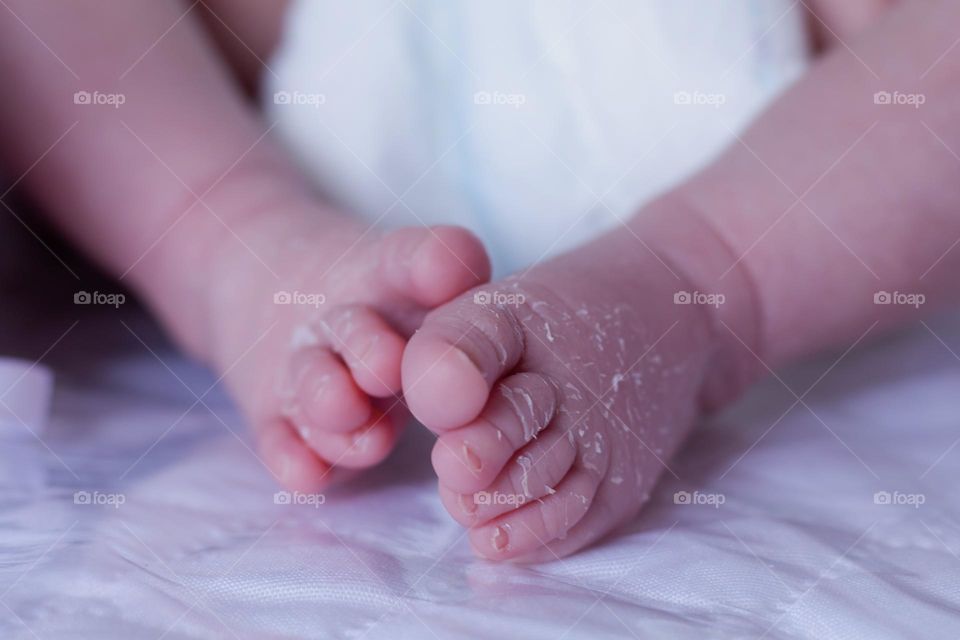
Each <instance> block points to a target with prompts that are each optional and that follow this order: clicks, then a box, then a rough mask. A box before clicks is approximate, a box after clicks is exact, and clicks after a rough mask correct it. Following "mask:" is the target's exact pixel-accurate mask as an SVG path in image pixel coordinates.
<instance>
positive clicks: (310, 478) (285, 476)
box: [257, 419, 331, 493]
mask: <svg viewBox="0 0 960 640" xmlns="http://www.w3.org/2000/svg"><path fill="white" fill-rule="evenodd" d="M257 440H258V445H259V450H260V456H261V460H262V461H263V463H264V464H265V465H266V467H267V469H268V470H269V471H270V473H271V474H273V476H274V477H276V479H277V482H278V483H280V484H281V485H282V486H284V487H286V488H287V489H289V490H290V491H301V492H303V493H312V492H315V491H317V490H319V489H321V488H323V487H324V486H326V485H327V484H328V483H329V482H330V480H331V477H330V465H329V464H327V463H326V462H325V461H324V460H322V459H321V458H320V457H318V456H317V454H316V453H314V452H313V451H311V450H310V448H309V447H307V446H306V445H305V444H304V442H303V440H301V439H300V437H299V436H298V435H297V433H296V432H295V431H294V430H293V428H292V427H291V426H290V425H289V424H287V422H286V421H285V420H282V419H278V420H273V421H270V422H269V423H267V424H265V425H263V426H262V427H261V428H259V429H258V430H257Z"/></svg>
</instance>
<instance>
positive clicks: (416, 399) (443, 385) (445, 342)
mask: <svg viewBox="0 0 960 640" xmlns="http://www.w3.org/2000/svg"><path fill="white" fill-rule="evenodd" d="M522 355H523V332H522V326H521V324H520V322H519V321H518V320H517V319H516V317H515V315H514V314H513V312H512V311H511V309H509V308H508V307H505V306H501V305H492V304H482V303H476V302H475V301H474V299H473V297H470V296H466V297H461V298H458V299H457V300H455V301H453V302H451V303H450V304H447V305H444V306H442V307H440V308H439V309H437V310H435V311H434V312H432V313H431V314H429V315H428V316H427V318H426V320H425V321H424V324H423V326H422V327H421V329H420V330H419V331H418V332H417V333H415V334H414V336H413V337H412V338H411V339H410V342H409V344H408V345H407V349H406V350H405V351H404V354H403V363H402V367H401V373H402V376H401V377H402V379H403V393H404V397H405V398H406V400H407V403H408V405H409V407H410V410H411V411H412V412H413V415H414V416H416V418H417V419H418V420H420V421H421V422H422V423H423V424H424V425H426V426H427V427H428V428H429V429H431V430H433V431H436V432H442V431H445V430H449V429H454V428H457V427H461V426H463V425H465V424H467V423H468V422H470V421H471V420H473V419H475V418H476V417H477V416H478V415H479V414H480V412H481V410H482V409H483V408H484V406H485V405H486V404H487V398H488V396H489V394H490V389H491V388H493V386H494V385H495V384H496V382H497V381H498V380H499V379H500V378H501V377H502V376H503V375H504V374H506V373H508V372H509V371H510V370H512V369H513V368H514V367H515V366H516V365H517V363H518V362H519V361H520V359H521V357H522Z"/></svg>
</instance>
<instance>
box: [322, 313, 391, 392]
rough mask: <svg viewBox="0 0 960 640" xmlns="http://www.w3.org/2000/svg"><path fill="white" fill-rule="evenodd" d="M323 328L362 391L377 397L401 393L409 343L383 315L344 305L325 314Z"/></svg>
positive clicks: (333, 348)
mask: <svg viewBox="0 0 960 640" xmlns="http://www.w3.org/2000/svg"><path fill="white" fill-rule="evenodd" d="M323 328H324V333H325V334H326V336H327V338H328V340H329V341H330V348H331V349H332V350H333V351H334V352H335V353H336V354H337V355H339V356H340V357H341V358H342V359H343V362H344V363H345V364H346V366H347V368H348V369H349V370H350V373H351V375H352V376H353V379H354V381H355V382H356V384H357V386H358V387H359V388H360V389H361V390H363V391H365V392H366V393H368V394H370V395H371V396H374V397H378V398H383V397H388V396H393V395H396V394H397V393H399V391H400V360H401V358H402V356H403V348H404V346H406V341H405V340H404V339H403V338H402V337H401V336H400V335H399V334H398V333H397V332H396V331H394V330H393V328H392V327H390V325H388V324H387V322H386V321H385V320H384V319H383V318H382V317H381V316H380V314H378V313H377V312H376V311H374V310H373V309H370V308H369V307H365V306H359V305H350V306H341V307H337V308H335V309H332V310H331V311H329V312H328V313H326V314H325V315H324V317H323Z"/></svg>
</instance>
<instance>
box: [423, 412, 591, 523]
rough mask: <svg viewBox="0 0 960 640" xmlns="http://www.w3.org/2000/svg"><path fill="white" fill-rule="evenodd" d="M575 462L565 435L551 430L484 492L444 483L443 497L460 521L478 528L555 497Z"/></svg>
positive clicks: (530, 445)
mask: <svg viewBox="0 0 960 640" xmlns="http://www.w3.org/2000/svg"><path fill="white" fill-rule="evenodd" d="M575 459H576V450H575V448H574V447H573V446H572V445H571V444H570V441H569V440H568V439H567V438H566V437H565V436H564V435H563V433H560V432H557V433H554V432H551V431H548V432H547V435H545V436H544V437H543V438H539V439H537V440H536V441H534V442H532V443H531V444H529V445H528V446H527V447H525V448H523V449H522V450H521V451H520V453H518V454H517V456H516V457H515V458H514V460H513V461H512V462H511V463H510V464H508V465H507V466H506V468H505V469H503V471H501V472H500V475H499V476H498V477H497V478H496V480H494V481H493V482H492V483H491V484H490V485H489V486H487V487H486V488H485V489H483V490H481V491H476V492H474V493H469V494H463V493H459V492H456V491H453V490H452V489H450V488H448V487H446V486H445V485H443V484H442V481H441V484H440V498H441V501H442V502H443V504H444V506H445V507H446V508H447V511H449V512H450V515H451V516H453V518H454V519H455V520H456V521H457V522H459V523H460V524H462V525H464V526H476V525H478V524H482V523H484V522H488V521H490V520H492V519H493V518H496V517H497V516H500V515H502V514H504V513H508V512H510V511H514V510H515V509H519V508H521V507H523V506H524V505H527V504H530V503H531V502H533V501H534V500H540V499H542V498H545V497H547V496H549V495H553V493H554V492H555V491H556V489H555V488H554V487H557V486H559V485H560V484H561V483H562V482H563V479H564V478H565V477H566V475H567V473H568V472H569V471H570V469H571V467H572V466H573V463H574V460H575Z"/></svg>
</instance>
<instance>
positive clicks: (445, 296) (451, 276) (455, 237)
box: [380, 225, 490, 308]
mask: <svg viewBox="0 0 960 640" xmlns="http://www.w3.org/2000/svg"><path fill="white" fill-rule="evenodd" d="M380 264H381V269H382V272H383V274H384V277H385V278H386V279H387V281H388V282H390V283H391V284H392V285H393V287H394V289H395V290H397V291H398V292H399V293H401V294H403V295H408V296H410V297H412V298H413V299H414V300H415V301H416V302H418V303H419V304H422V305H423V306H425V307H429V308H433V307H435V306H437V305H439V304H443V303H444V302H447V301H449V300H451V299H453V298H454V297H455V296H458V295H460V294H461V293H463V292H464V291H467V290H468V289H471V288H473V287H475V286H477V285H480V284H483V283H484V282H486V281H487V280H489V279H490V260H489V258H487V253H486V251H485V250H484V248H483V245H482V244H481V242H480V241H479V240H478V239H477V237H476V236H474V235H473V234H472V233H470V232H469V231H468V230H466V229H463V228H461V227H454V226H448V225H438V226H433V227H426V228H424V227H408V228H405V229H399V230H397V231H394V232H393V233H392V234H391V235H390V236H388V237H387V239H386V248H385V251H384V254H383V259H382V260H381V263H380Z"/></svg>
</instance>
